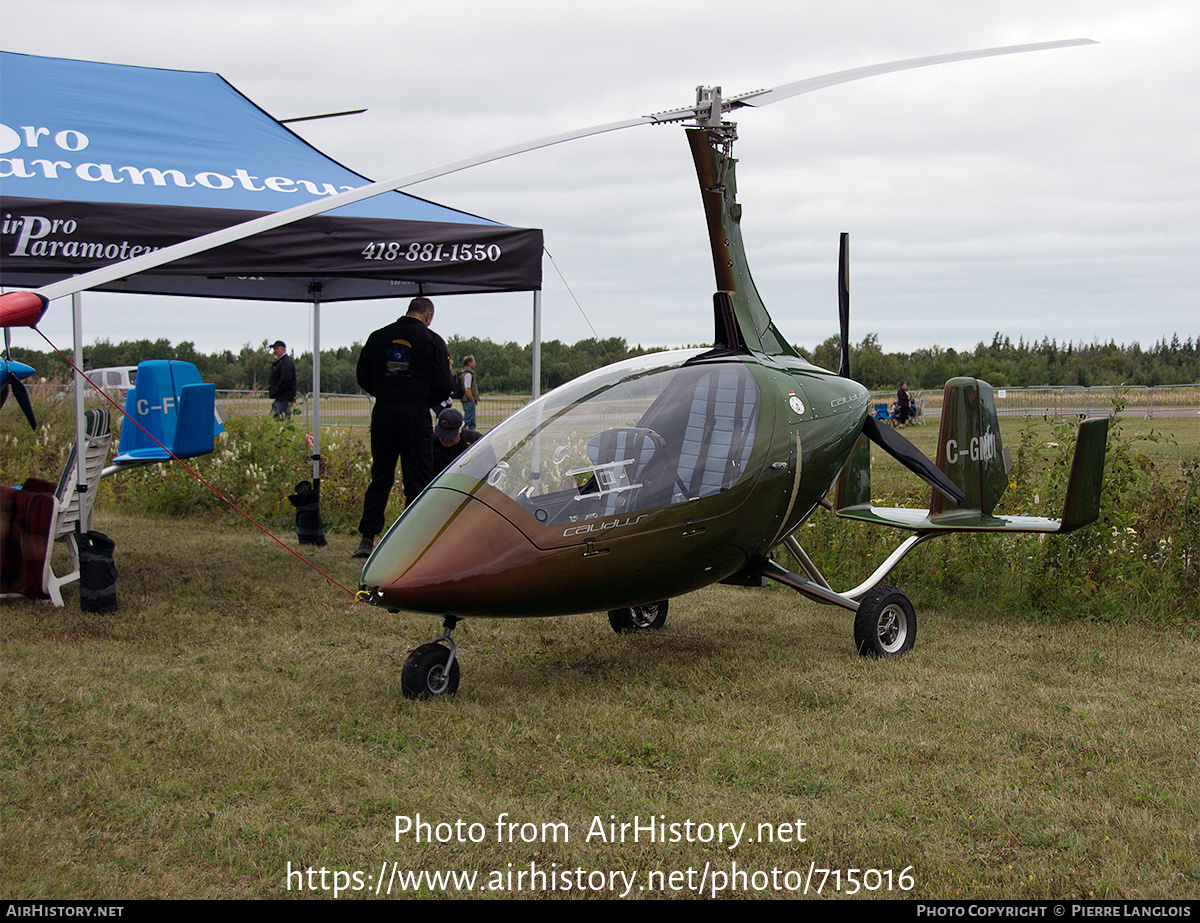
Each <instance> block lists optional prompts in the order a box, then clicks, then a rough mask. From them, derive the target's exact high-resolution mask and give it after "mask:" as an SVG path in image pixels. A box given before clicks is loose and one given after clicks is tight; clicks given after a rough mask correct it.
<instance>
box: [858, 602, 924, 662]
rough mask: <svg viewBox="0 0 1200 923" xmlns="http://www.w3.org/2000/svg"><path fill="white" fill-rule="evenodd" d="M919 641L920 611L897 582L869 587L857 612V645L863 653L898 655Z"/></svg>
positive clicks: (910, 648)
mask: <svg viewBox="0 0 1200 923" xmlns="http://www.w3.org/2000/svg"><path fill="white" fill-rule="evenodd" d="M916 643H917V614H916V612H915V611H914V610H913V604H912V603H911V602H909V599H908V597H907V596H905V595H904V594H903V593H902V592H900V591H899V590H897V589H896V588H895V587H894V586H878V587H875V589H873V590H871V591H869V592H868V593H867V594H866V595H865V596H864V597H863V598H862V601H861V602H860V603H859V605H858V612H857V613H855V616H854V645H855V647H857V648H858V652H859V653H860V654H862V655H863V656H864V657H899V656H900V655H901V654H905V653H907V652H908V651H910V650H912V648H913V645H914V644H916Z"/></svg>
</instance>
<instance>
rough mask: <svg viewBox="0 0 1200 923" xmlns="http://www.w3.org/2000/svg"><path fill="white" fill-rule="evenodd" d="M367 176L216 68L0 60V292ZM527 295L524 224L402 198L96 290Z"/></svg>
mask: <svg viewBox="0 0 1200 923" xmlns="http://www.w3.org/2000/svg"><path fill="white" fill-rule="evenodd" d="M366 182H368V180H367V179H366V178H364V177H362V176H361V175H359V174H357V173H354V172H353V171H351V170H348V169H346V168H345V167H343V166H342V165H341V164H339V163H337V162H336V161H333V160H331V159H330V158H328V157H326V156H325V155H324V154H322V153H321V152H320V151H318V150H316V149H315V148H313V147H312V146H310V145H309V144H308V143H307V142H305V141H304V140H303V139H301V138H299V137H298V136H296V135H295V134H293V133H292V132H291V131H290V130H288V129H287V128H286V127H285V126H283V125H281V124H280V123H279V122H278V121H276V120H275V119H273V118H272V117H271V116H269V115H267V113H265V112H263V111H262V110H261V109H259V108H258V107H257V106H256V105H254V103H252V102H251V101H250V100H248V99H247V98H246V97H244V96H243V95H242V94H241V93H239V92H238V91H237V90H236V89H234V88H233V87H232V86H231V85H230V84H229V83H227V82H226V81H225V80H224V79H223V78H222V77H220V76H219V75H218V74H212V73H201V72H194V71H175V70H162V69H156V68H143V67H129V66H125V65H115V64H100V63H95V62H89V61H72V60H65V59H60V58H43V57H36V56H33V55H22V54H14V53H11V52H0V199H2V200H3V203H2V204H3V211H4V228H3V232H4V233H3V250H2V251H0V252H2V253H3V266H2V271H3V280H2V281H3V284H5V285H20V286H31V285H40V284H45V283H47V282H49V281H52V280H54V279H57V278H62V277H64V276H67V275H72V274H75V273H78V272H81V271H84V270H87V269H93V268H96V267H97V266H102V265H106V264H108V263H111V262H114V261H116V260H118V259H124V258H127V257H128V256H130V255H137V253H140V252H144V251H145V249H146V248H157V247H162V246H166V245H168V244H170V243H174V242H176V241H178V240H182V239H186V238H189V237H194V236H197V235H198V234H201V233H205V232H207V231H210V230H215V229H217V228H220V227H226V226H228V225H231V224H236V223H239V222H241V221H244V220H246V219H248V218H250V217H253V216H254V215H256V214H262V213H266V212H274V211H279V210H282V209H285V208H288V207H290V206H293V205H298V204H300V203H301V202H305V201H309V200H312V199H314V198H319V197H321V196H330V195H334V194H336V193H338V192H342V191H344V190H346V189H348V188H354V187H358V186H361V185H364V184H365V183H366ZM313 283H320V284H321V285H322V286H323V292H322V299H323V300H327V301H328V300H338V299H349V298H355V299H357V298H371V297H397V296H404V295H408V294H413V293H416V292H418V291H421V292H424V293H427V294H438V293H456V292H472V291H523V290H531V289H537V288H540V287H541V232H540V231H534V230H524V229H518V228H509V227H506V226H504V225H501V224H498V223H497V222H494V221H489V220H487V219H485V218H480V217H477V216H475V215H470V214H467V213H465V212H461V211H457V210H455V209H451V208H446V207H445V206H442V205H438V204H436V203H434V202H429V201H427V200H425V199H421V198H418V197H416V196H411V195H407V194H405V193H401V192H391V193H385V194H384V195H380V196H377V197H375V198H373V199H367V200H365V201H363V202H360V203H357V204H354V205H349V206H345V207H343V208H340V209H337V210H335V211H332V212H329V213H327V214H326V215H322V216H318V217H316V218H310V219H306V220H305V221H302V222H299V223H297V224H295V225H292V226H290V227H287V228H281V229H279V230H277V231H273V232H269V233H267V234H263V235H259V236H258V237H255V238H251V239H249V240H247V241H244V242H241V243H237V244H230V245H227V246H225V247H222V248H219V249H217V250H214V251H211V252H210V253H207V254H201V255H199V256H197V257H192V258H189V259H187V260H183V261H180V262H178V263H174V264H169V265H168V266H164V267H162V268H161V269H158V270H154V271H152V272H148V273H144V274H142V275H140V276H135V277H131V278H130V279H128V280H124V281H123V282H121V283H116V284H114V285H112V286H108V287H109V288H112V289H116V290H123V291H142V292H156V293H164V294H195V295H215V296H226V297H242V298H268V299H287V300H292V299H294V300H307V299H308V298H309V297H310V295H309V294H308V291H309V288H310V286H311V285H312V284H313Z"/></svg>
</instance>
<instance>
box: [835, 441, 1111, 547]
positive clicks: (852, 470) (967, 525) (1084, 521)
mask: <svg viewBox="0 0 1200 923" xmlns="http://www.w3.org/2000/svg"><path fill="white" fill-rule="evenodd" d="M1107 441H1108V418H1107V417H1097V418H1092V419H1088V420H1084V421H1083V422H1081V423H1080V424H1079V433H1078V437H1077V440H1076V443H1075V456H1074V458H1073V459H1072V462H1071V479H1070V481H1069V482H1068V483H1067V498H1066V502H1065V503H1064V505H1063V515H1062V519H1049V518H1046V517H1042V516H997V515H994V514H993V513H992V512H990V510H989V511H986V512H985V511H984V510H983V509H980V508H979V507H978V506H976V507H974V508H970V507H969V506H968V505H967V504H963V505H962V506H960V507H958V508H956V509H953V510H944V509H941V508H940V504H939V503H938V500H939V497H938V495H937V494H936V493H935V494H934V502H933V504H932V506H933V507H934V508H935V509H931V510H930V511H928V512H927V511H925V510H914V509H905V508H897V507H877V506H873V505H872V504H871V501H870V497H869V493H870V475H869V471H868V473H867V474H866V475H865V477H864V473H863V470H864V461H865V465H866V466H867V468H868V469H869V465H870V451H869V448H868V447H865V446H863V447H861V448H865V449H866V451H863V452H856V453H854V454H852V455H851V460H850V461H849V462H847V465H846V468H845V469H844V470H843V472H842V476H841V477H840V478H839V479H838V491H837V494H836V503H835V510H836V512H837V515H838V516H841V517H843V518H845V519H854V520H857V521H859V522H866V523H870V524H872V525H880V526H893V527H895V528H899V529H907V530H909V531H912V532H933V531H943V532H1043V533H1063V532H1071V531H1073V530H1075V529H1078V528H1080V527H1082V526H1086V525H1089V524H1090V523H1093V522H1095V521H1096V519H1097V517H1098V516H1099V515H1100V489H1101V486H1102V483H1103V480H1104V451H1105V446H1106V443H1107ZM939 454H940V453H939ZM952 457H953V453H952ZM939 461H940V458H939ZM976 496H979V495H978V494H976Z"/></svg>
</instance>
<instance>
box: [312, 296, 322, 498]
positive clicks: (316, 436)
mask: <svg viewBox="0 0 1200 923" xmlns="http://www.w3.org/2000/svg"><path fill="white" fill-rule="evenodd" d="M309 291H311V292H312V296H313V351H312V389H313V415H312V441H313V444H312V477H313V490H314V491H315V492H316V494H317V496H318V497H320V495H321V283H320V282H314V283H313V284H312V285H311V286H310V287H309Z"/></svg>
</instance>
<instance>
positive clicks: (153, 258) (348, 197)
mask: <svg viewBox="0 0 1200 923" xmlns="http://www.w3.org/2000/svg"><path fill="white" fill-rule="evenodd" d="M656 121H658V119H657V117H655V116H652V115H647V116H639V117H638V118H636V119H625V120H624V121H621V122H608V123H606V124H604V125H594V126H592V127H591V128H582V129H578V130H576V131H567V132H563V133H561V134H557V135H550V136H548V137H545V138H539V139H538V140H536V141H525V142H523V143H521V144H514V145H511V146H510V147H502V148H497V149H496V150H493V151H488V152H486V153H483V154H476V155H475V156H473V157H464V158H463V159H462V160H454V161H451V162H449V163H445V164H442V165H441V166H437V167H432V168H430V169H428V170H418V171H417V172H415V173H405V174H404V175H403V176H396V177H393V178H392V179H385V180H380V181H378V182H375V183H368V184H367V185H365V186H359V187H358V188H357V189H351V190H349V191H347V192H342V193H339V194H338V195H335V196H328V197H326V198H320V199H314V200H313V201H311V202H305V203H303V204H301V205H296V206H294V207H292V208H288V209H284V210H283V211H280V212H272V213H271V214H269V215H263V216H261V217H259V218H252V219H251V220H250V221H244V222H242V223H241V224H235V225H232V226H231V227H227V228H222V229H221V230H219V231H213V232H211V233H209V234H204V235H202V236H200V237H193V238H191V239H190V240H184V241H181V242H180V243H177V244H172V245H171V246H169V247H163V248H162V249H161V250H155V251H153V252H151V253H147V254H143V255H142V256H135V257H133V258H132V259H128V260H124V261H122V262H120V263H112V264H110V265H108V266H102V267H100V268H99V269H93V270H92V271H91V272H85V273H82V274H80V275H78V276H72V277H71V278H69V279H62V280H61V281H59V282H52V283H50V284H49V285H44V286H42V287H41V288H39V289H37V291H36V292H35V293H34V294H36V295H37V296H38V297H39V298H42V299H44V300H45V301H53V300H54V299H55V298H63V297H65V296H67V295H74V294H75V293H76V292H83V291H86V290H88V289H91V288H95V287H96V286H98V285H106V284H108V283H109V282H115V281H116V280H117V279H124V278H125V277H127V276H132V275H135V274H137V273H139V272H145V271H146V270H148V269H157V268H158V267H159V266H162V265H164V264H165V263H172V262H174V261H175V260H181V259H183V258H184V257H186V256H193V255H194V254H197V253H203V252H204V251H206V250H212V249H214V248H216V247H220V246H223V245H225V244H230V243H233V242H234V241H238V240H242V239H243V238H246V237H251V236H253V235H255V234H261V233H262V232H264V231H272V230H274V229H275V228H279V227H283V226H284V225H288V224H292V223H294V222H296V221H300V220H301V219H303V218H311V217H313V216H314V215H320V214H324V213H325V212H327V211H332V210H333V209H335V208H341V207H342V206H343V205H353V204H354V203H355V202H361V201H362V200H363V199H369V198H372V197H373V196H377V195H381V194H382V193H385V192H391V191H392V190H394V189H403V188H405V187H406V186H412V185H414V184H416V183H422V182H425V181H426V180H430V179H435V178H436V177H439V176H446V175H447V174H450V173H457V172H459V171H460V170H466V169H468V168H470V167H476V166H479V165H480V164H485V163H491V162H492V161H495V160H503V159H504V158H505V157H512V156H514V155H516V154H524V153H525V152H527V151H535V150H538V149H539V148H543V147H550V146H551V145H554V144H561V143H563V142H564V141H574V140H575V139H577V138H586V137H589V136H591V135H599V134H603V133H604V132H609V131H617V130H618V129H621V128H630V127H632V126H634V125H650V124H653V123H654V122H656ZM9 294H22V295H24V294H26V293H23V292H22V293H17V292H12V293H9ZM7 297H8V296H7V295H4V296H0V298H7Z"/></svg>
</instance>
